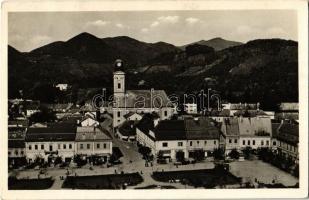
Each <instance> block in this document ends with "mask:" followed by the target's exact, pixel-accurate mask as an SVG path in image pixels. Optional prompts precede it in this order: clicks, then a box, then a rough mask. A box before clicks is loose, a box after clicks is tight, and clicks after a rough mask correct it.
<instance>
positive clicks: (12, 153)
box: [8, 148, 26, 158]
mask: <svg viewBox="0 0 309 200" xmlns="http://www.w3.org/2000/svg"><path fill="white" fill-rule="evenodd" d="M25 155H26V152H25V148H9V149H8V157H9V158H20V157H24V156H25Z"/></svg>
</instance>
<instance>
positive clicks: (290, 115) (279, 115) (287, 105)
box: [275, 102, 299, 120]
mask: <svg viewBox="0 0 309 200" xmlns="http://www.w3.org/2000/svg"><path fill="white" fill-rule="evenodd" d="M275 118H276V119H277V120H286V119H289V120H298V119H299V104H298V103H297V102H283V103H281V104H279V111H278V112H276V115H275Z"/></svg>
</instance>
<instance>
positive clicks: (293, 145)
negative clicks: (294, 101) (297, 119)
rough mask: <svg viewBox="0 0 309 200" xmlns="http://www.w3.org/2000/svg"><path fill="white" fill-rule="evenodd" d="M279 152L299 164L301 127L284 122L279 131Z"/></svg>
mask: <svg viewBox="0 0 309 200" xmlns="http://www.w3.org/2000/svg"><path fill="white" fill-rule="evenodd" d="M276 140H277V152H278V154H281V155H283V156H285V157H286V158H291V159H293V160H294V161H295V162H298V159H299V157H298V143H299V125H298V124H296V123H292V122H286V121H282V122H281V124H280V126H279V127H278V129H277V133H276Z"/></svg>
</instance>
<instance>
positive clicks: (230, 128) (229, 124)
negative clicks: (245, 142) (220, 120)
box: [224, 118, 239, 136]
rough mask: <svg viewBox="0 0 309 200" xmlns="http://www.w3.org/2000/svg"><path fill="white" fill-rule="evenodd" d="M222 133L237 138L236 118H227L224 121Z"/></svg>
mask: <svg viewBox="0 0 309 200" xmlns="http://www.w3.org/2000/svg"><path fill="white" fill-rule="evenodd" d="M224 125H225V126H224V127H225V131H224V133H225V134H226V135H228V136H239V126H238V120H237V118H228V119H225V120H224Z"/></svg>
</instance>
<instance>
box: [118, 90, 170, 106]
mask: <svg viewBox="0 0 309 200" xmlns="http://www.w3.org/2000/svg"><path fill="white" fill-rule="evenodd" d="M116 102H117V103H115V107H118V108H123V107H127V108H160V107H171V106H172V104H171V103H170V101H169V99H168V97H167V95H166V93H165V91H164V90H153V91H151V90H127V91H126V95H125V96H123V97H119V98H118V99H117V100H116Z"/></svg>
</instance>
